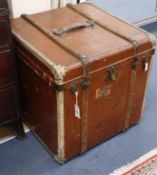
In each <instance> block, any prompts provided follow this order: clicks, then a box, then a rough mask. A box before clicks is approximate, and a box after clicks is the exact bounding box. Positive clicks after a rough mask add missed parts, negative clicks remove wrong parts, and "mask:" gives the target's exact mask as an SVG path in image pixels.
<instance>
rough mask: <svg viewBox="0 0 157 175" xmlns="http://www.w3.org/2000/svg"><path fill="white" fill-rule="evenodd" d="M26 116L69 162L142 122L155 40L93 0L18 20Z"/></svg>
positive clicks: (17, 41)
mask: <svg viewBox="0 0 157 175" xmlns="http://www.w3.org/2000/svg"><path fill="white" fill-rule="evenodd" d="M12 33H13V36H14V44H15V48H16V53H17V57H18V61H19V70H20V77H21V86H22V97H23V108H24V114H25V119H26V121H27V122H28V123H29V125H30V126H31V128H32V130H33V131H34V133H35V134H36V135H37V136H38V138H39V139H40V140H41V141H42V143H43V144H44V145H45V146H46V147H47V148H48V150H49V151H50V153H52V155H54V157H55V158H56V159H57V160H58V161H60V162H64V161H66V160H68V159H71V158H73V157H75V156H77V155H79V154H82V153H84V152H85V151H86V150H87V149H89V148H92V147H93V146H95V145H97V144H98V143H101V142H102V141H104V140H107V139H109V138H111V137H112V136H114V135H116V134H118V133H120V132H122V131H124V130H126V129H128V128H129V127H130V126H132V125H134V124H136V123H138V122H139V120H140V119H141V116H142V112H143V104H144V98H145V91H146V85H147V80H148V75H149V70H150V67H151V62H152V55H153V53H154V48H155V39H154V37H153V36H152V35H151V34H150V33H147V32H145V31H143V30H141V29H139V28H137V27H135V26H133V25H131V24H128V23H127V22H124V21H123V20H121V19H119V18H117V17H115V16H113V15H111V14H109V13H108V12H105V11H103V10H101V9H99V8H97V7H95V6H94V5H92V4H89V3H82V4H78V5H68V6H67V7H65V8H60V9H56V10H52V11H46V12H42V13H38V14H33V15H22V16H21V17H20V18H17V19H14V20H12Z"/></svg>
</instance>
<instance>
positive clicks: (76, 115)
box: [75, 104, 81, 119]
mask: <svg viewBox="0 0 157 175" xmlns="http://www.w3.org/2000/svg"><path fill="white" fill-rule="evenodd" d="M75 117H77V118H79V119H80V118H81V116H80V108H79V106H78V105H77V104H75Z"/></svg>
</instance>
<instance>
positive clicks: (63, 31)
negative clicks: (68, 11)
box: [53, 20, 94, 36]
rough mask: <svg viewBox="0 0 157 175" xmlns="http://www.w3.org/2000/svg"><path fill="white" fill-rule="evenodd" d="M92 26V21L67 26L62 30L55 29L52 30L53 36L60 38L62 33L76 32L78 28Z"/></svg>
mask: <svg viewBox="0 0 157 175" xmlns="http://www.w3.org/2000/svg"><path fill="white" fill-rule="evenodd" d="M93 26H94V21H92V20H88V21H85V22H78V23H73V24H70V25H67V26H65V27H63V28H55V29H53V34H55V35H58V36H60V35H62V34H64V33H67V32H70V31H72V30H76V29H79V28H86V27H93Z"/></svg>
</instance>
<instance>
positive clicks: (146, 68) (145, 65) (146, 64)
mask: <svg viewBox="0 0 157 175" xmlns="http://www.w3.org/2000/svg"><path fill="white" fill-rule="evenodd" d="M147 70H148V63H145V64H144V71H145V72H147Z"/></svg>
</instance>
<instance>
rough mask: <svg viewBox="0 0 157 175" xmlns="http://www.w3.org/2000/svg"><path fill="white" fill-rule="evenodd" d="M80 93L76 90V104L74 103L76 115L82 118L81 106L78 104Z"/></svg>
mask: <svg viewBox="0 0 157 175" xmlns="http://www.w3.org/2000/svg"><path fill="white" fill-rule="evenodd" d="M78 95H79V93H78V92H75V105H74V108H75V109H74V110H75V117H77V118H79V119H80V118H81V115H80V108H79V105H78Z"/></svg>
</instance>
